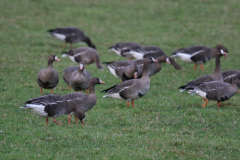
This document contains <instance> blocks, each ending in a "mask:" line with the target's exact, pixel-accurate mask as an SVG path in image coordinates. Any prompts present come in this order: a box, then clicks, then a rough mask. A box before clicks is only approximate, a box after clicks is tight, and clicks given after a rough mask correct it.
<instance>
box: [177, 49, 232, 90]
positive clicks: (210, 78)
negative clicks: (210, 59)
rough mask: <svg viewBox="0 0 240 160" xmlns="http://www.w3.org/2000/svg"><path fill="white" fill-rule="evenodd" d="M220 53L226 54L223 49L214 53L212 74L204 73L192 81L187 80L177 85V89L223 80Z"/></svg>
mask: <svg viewBox="0 0 240 160" xmlns="http://www.w3.org/2000/svg"><path fill="white" fill-rule="evenodd" d="M222 55H225V56H226V55H227V52H224V51H223V50H219V51H218V52H217V53H216V56H215V70H214V73H213V74H208V75H204V76H201V77H199V78H197V79H195V80H193V81H190V82H188V83H187V84H185V85H184V86H181V87H179V88H178V89H180V92H182V91H185V90H186V88H188V87H189V86H195V85H196V84H198V83H202V82H210V81H221V82H222V81H223V76H222V73H221V70H220V58H221V56H222Z"/></svg>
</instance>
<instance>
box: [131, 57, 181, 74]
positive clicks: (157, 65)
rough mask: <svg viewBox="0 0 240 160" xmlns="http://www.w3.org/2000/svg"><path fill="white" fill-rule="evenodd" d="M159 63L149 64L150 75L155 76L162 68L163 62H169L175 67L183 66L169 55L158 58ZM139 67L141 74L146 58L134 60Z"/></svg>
mask: <svg viewBox="0 0 240 160" xmlns="http://www.w3.org/2000/svg"><path fill="white" fill-rule="evenodd" d="M157 61H158V62H157V63H152V64H150V65H149V69H148V75H149V77H151V76H153V75H154V74H156V73H158V72H159V71H160V70H161V69H162V63H169V64H172V65H173V66H174V68H175V69H181V67H180V66H179V65H178V64H177V63H176V62H175V60H174V59H173V58H171V57H169V56H167V55H163V56H161V57H158V58H157ZM134 63H136V64H137V66H138V68H139V74H141V72H142V70H143V63H144V59H139V60H136V61H134Z"/></svg>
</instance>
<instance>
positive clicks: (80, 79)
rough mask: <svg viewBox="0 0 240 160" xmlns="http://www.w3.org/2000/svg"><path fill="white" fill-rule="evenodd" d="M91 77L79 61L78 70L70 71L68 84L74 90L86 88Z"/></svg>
mask: <svg viewBox="0 0 240 160" xmlns="http://www.w3.org/2000/svg"><path fill="white" fill-rule="evenodd" d="M90 79H91V74H90V73H89V72H88V71H87V70H85V69H84V64H83V63H82V62H81V63H80V64H79V68H78V70H75V71H73V72H72V74H71V76H70V78H69V85H70V86H71V87H72V88H73V89H74V90H75V91H82V90H86V89H88V87H89V81H90Z"/></svg>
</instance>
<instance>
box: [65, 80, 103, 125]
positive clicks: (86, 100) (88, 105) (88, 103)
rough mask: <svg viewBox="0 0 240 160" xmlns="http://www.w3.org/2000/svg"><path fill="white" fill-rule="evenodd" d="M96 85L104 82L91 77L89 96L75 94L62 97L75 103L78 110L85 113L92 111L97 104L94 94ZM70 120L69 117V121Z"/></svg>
mask: <svg viewBox="0 0 240 160" xmlns="http://www.w3.org/2000/svg"><path fill="white" fill-rule="evenodd" d="M97 84H105V82H103V81H102V80H101V79H100V78H97V77H93V78H91V80H90V83H89V95H86V94H84V93H80V92H75V93H69V94H66V95H63V96H62V97H63V98H64V99H66V100H70V101H73V102H75V103H76V104H77V105H78V106H79V107H80V109H81V110H82V111H83V112H84V113H85V112H87V111H89V110H90V109H92V108H93V107H94V105H95V104H96V102H97V96H96V93H95V85H97ZM75 118H76V117H75ZM70 119H71V116H69V121H70ZM76 121H77V118H76Z"/></svg>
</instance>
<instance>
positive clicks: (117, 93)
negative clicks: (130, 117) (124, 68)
mask: <svg viewBox="0 0 240 160" xmlns="http://www.w3.org/2000/svg"><path fill="white" fill-rule="evenodd" d="M153 62H157V61H156V60H155V59H153V58H146V59H145V62H144V69H143V73H142V77H141V78H140V79H131V80H127V81H124V82H123V83H120V84H119V85H116V86H112V87H110V88H108V89H106V90H103V91H101V92H104V93H107V95H105V96H103V97H112V98H117V99H124V100H127V101H128V102H129V101H131V102H132V107H133V108H134V104H133V101H134V100H136V99H138V98H140V97H142V96H144V95H145V94H146V93H147V92H148V90H149V88H150V79H149V75H148V73H147V70H148V66H149V65H150V64H151V63H153Z"/></svg>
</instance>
